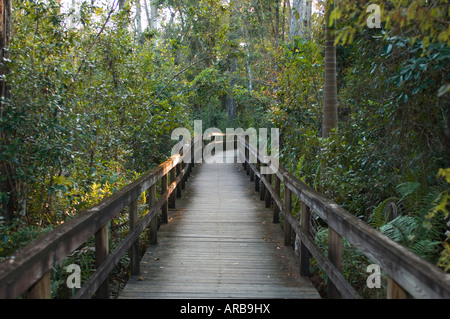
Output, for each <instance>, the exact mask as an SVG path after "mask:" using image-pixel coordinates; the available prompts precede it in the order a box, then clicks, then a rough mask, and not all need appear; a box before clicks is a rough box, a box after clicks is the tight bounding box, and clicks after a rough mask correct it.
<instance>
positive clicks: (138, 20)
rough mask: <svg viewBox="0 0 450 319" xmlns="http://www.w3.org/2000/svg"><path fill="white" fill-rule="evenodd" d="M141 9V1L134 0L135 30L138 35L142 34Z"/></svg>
mask: <svg viewBox="0 0 450 319" xmlns="http://www.w3.org/2000/svg"><path fill="white" fill-rule="evenodd" d="M141 18H142V10H141V1H140V0H136V31H137V35H138V37H140V36H141V34H142V19H141Z"/></svg>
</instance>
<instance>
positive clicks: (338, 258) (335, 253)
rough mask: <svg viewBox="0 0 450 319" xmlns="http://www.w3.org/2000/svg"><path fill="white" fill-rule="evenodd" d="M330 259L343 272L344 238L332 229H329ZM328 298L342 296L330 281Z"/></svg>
mask: <svg viewBox="0 0 450 319" xmlns="http://www.w3.org/2000/svg"><path fill="white" fill-rule="evenodd" d="M328 259H329V260H330V261H331V263H332V264H333V265H334V266H335V267H336V269H337V270H338V271H339V272H341V270H342V238H341V236H339V234H338V233H337V232H336V231H335V230H334V229H333V228H331V227H328ZM328 298H329V299H340V298H341V295H340V293H339V291H338V289H337V287H336V286H335V285H334V284H333V282H331V280H329V281H328Z"/></svg>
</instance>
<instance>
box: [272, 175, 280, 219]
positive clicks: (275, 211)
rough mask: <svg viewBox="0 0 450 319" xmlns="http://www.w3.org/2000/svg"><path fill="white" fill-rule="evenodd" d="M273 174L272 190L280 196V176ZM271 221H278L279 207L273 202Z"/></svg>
mask: <svg viewBox="0 0 450 319" xmlns="http://www.w3.org/2000/svg"><path fill="white" fill-rule="evenodd" d="M274 176H275V187H274V191H275V194H277V195H278V197H280V193H281V192H280V188H281V181H280V178H279V177H278V176H277V175H276V174H275V175H274ZM273 222H274V224H278V223H279V222H280V207H278V205H277V204H276V203H275V202H274V204H273Z"/></svg>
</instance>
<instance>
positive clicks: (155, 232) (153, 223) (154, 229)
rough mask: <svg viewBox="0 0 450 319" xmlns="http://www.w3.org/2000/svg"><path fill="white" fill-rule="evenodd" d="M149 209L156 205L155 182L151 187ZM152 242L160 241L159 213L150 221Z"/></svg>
mask: <svg viewBox="0 0 450 319" xmlns="http://www.w3.org/2000/svg"><path fill="white" fill-rule="evenodd" d="M148 205H149V210H152V208H153V207H155V206H156V184H153V185H152V186H151V187H150V189H149V204H148ZM149 228H150V244H151V245H155V244H157V243H158V214H155V217H153V219H152V220H151V222H150V225H149Z"/></svg>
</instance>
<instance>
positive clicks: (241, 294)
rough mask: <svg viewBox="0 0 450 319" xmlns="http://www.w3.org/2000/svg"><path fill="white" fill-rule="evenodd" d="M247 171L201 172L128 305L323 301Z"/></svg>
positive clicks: (130, 291)
mask: <svg viewBox="0 0 450 319" xmlns="http://www.w3.org/2000/svg"><path fill="white" fill-rule="evenodd" d="M229 155H230V156H231V154H229ZM242 170H243V168H242V165H241V164H201V165H197V166H196V167H195V169H194V170H193V172H192V176H191V178H190V179H189V181H188V183H186V191H185V192H183V197H182V198H181V199H177V202H176V209H173V210H171V211H170V215H169V223H168V224H166V225H163V226H162V227H161V228H160V230H159V232H158V244H157V245H153V246H151V247H150V248H149V250H148V251H147V252H146V253H145V255H144V257H143V258H142V260H141V278H139V280H138V277H136V276H133V277H131V278H130V280H129V281H128V283H127V285H126V286H125V288H124V290H123V292H122V294H121V296H120V298H122V299H131V298H139V299H142V298H158V299H164V298H171V299H198V298H220V299H222V298H223V299H225V298H267V299H272V298H273V299H278V298H298V299H299V298H319V294H318V292H317V291H316V289H315V288H314V287H313V286H312V284H311V282H310V280H309V278H304V277H300V276H299V275H298V274H299V262H298V258H297V257H296V256H295V255H294V252H293V250H292V248H290V247H286V248H285V247H284V245H283V235H282V231H281V228H280V225H279V224H273V223H272V211H271V210H270V209H267V208H265V207H264V202H263V201H260V200H259V197H258V193H256V192H255V191H254V184H253V183H251V182H250V181H249V179H248V178H247V177H246V175H245V174H244V173H243V171H242ZM142 279H143V280H142Z"/></svg>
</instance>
